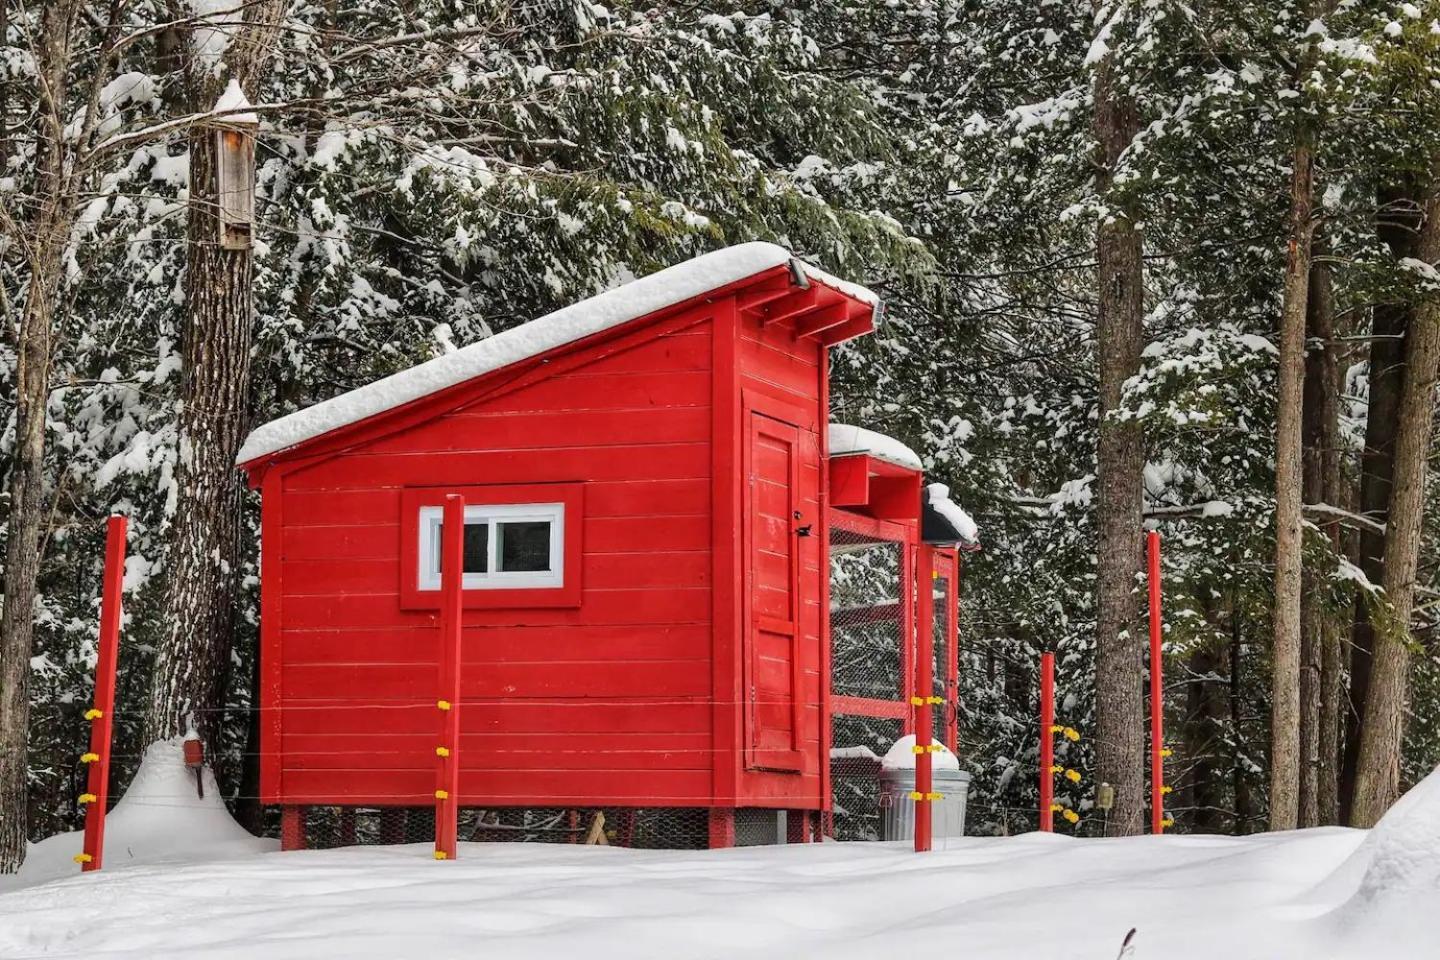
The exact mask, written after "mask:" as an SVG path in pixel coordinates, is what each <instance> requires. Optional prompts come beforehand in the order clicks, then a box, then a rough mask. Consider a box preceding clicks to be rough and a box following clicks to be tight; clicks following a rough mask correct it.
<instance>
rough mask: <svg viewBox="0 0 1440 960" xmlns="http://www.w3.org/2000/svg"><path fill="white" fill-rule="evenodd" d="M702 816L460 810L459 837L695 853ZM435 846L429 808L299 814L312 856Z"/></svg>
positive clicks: (701, 840) (705, 824)
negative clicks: (348, 849) (375, 848)
mask: <svg viewBox="0 0 1440 960" xmlns="http://www.w3.org/2000/svg"><path fill="white" fill-rule="evenodd" d="M769 812H770V813H772V814H773V811H769ZM749 813H750V811H736V821H737V835H738V833H739V828H738V824H739V822H740V821H741V819H742V817H741V814H749ZM709 817H710V815H709V811H708V810H707V809H705V808H696V807H644V808H635V807H462V808H461V809H460V814H459V830H458V836H459V838H460V840H462V841H466V842H475V843H596V842H604V843H606V844H608V845H611V846H621V847H631V848H634V849H641V850H700V849H704V848H705V847H707V846H709V841H710V819H709ZM601 837H603V841H601V839H600V838H601ZM434 839H435V809H434V808H433V807H333V806H313V807H308V808H306V810H305V845H306V846H307V847H309V848H312V849H322V850H323V849H330V848H334V847H346V846H357V845H370V844H402V843H430V842H432V841H433V840H434Z"/></svg>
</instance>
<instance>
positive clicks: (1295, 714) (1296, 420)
mask: <svg viewBox="0 0 1440 960" xmlns="http://www.w3.org/2000/svg"><path fill="white" fill-rule="evenodd" d="M1291 163H1292V171H1291V179H1290V222H1289V241H1288V243H1287V246H1286V251H1285V295H1284V302H1283V304H1282V306H1281V309H1280V372H1279V387H1278V398H1277V405H1276V412H1275V608H1274V613H1273V616H1272V619H1273V621H1274V639H1273V642H1272V645H1271V652H1270V660H1271V677H1270V829H1271V830H1291V829H1294V827H1295V825H1296V823H1297V822H1298V820H1299V803H1300V595H1301V590H1300V587H1301V576H1300V571H1301V554H1302V552H1303V549H1304V545H1305V543H1304V528H1303V526H1302V524H1301V515H1300V506H1301V502H1300V501H1301V496H1300V494H1301V480H1302V474H1301V419H1302V416H1301V411H1302V406H1301V405H1302V402H1303V396H1304V393H1303V391H1304V385H1305V315H1306V307H1307V304H1308V301H1309V293H1310V246H1311V239H1312V236H1313V232H1314V222H1313V208H1314V203H1315V180H1314V173H1315V146H1314V138H1313V135H1312V132H1311V130H1310V128H1309V127H1308V125H1307V124H1306V123H1304V122H1303V121H1302V122H1301V123H1300V124H1299V126H1298V128H1297V131H1296V135H1295V149H1294V153H1293V155H1292V159H1291Z"/></svg>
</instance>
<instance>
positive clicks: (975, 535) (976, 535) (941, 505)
mask: <svg viewBox="0 0 1440 960" xmlns="http://www.w3.org/2000/svg"><path fill="white" fill-rule="evenodd" d="M925 498H926V500H927V502H928V503H929V504H930V509H932V510H934V511H935V512H936V513H938V514H940V516H942V517H944V518H945V520H946V522H948V523H949V524H950V526H952V527H954V528H955V532H956V533H958V534H960V536H962V537H964V538H965V540H966V542H968V543H979V542H980V528H979V526H977V525H976V523H975V521H974V520H973V519H972V518H971V516H970V514H968V513H966V512H965V510H964V509H963V508H962V507H961V506H960V504H958V503H956V502H955V501H954V500H951V499H950V488H949V487H948V486H946V485H945V484H943V483H932V484H930V485H928V486H927V487H926V488H925Z"/></svg>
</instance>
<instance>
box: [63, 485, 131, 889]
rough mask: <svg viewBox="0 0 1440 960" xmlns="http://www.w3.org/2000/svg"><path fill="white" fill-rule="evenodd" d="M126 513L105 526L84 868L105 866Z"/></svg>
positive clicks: (80, 856)
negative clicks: (106, 809) (103, 863)
mask: <svg viewBox="0 0 1440 960" xmlns="http://www.w3.org/2000/svg"><path fill="white" fill-rule="evenodd" d="M128 527H129V521H127V520H126V519H125V518H124V517H122V516H121V515H120V514H118V513H117V514H111V516H110V520H109V522H108V523H107V524H106V526H105V574H104V580H103V581H102V585H101V594H100V642H99V650H98V656H97V657H96V659H95V701H94V703H93V704H92V706H91V707H90V709H89V710H87V711H85V719H87V720H89V721H90V750H89V752H87V753H86V754H85V756H83V757H81V758H80V759H81V760H83V761H84V762H85V763H86V764H87V765H88V766H89V773H88V776H87V779H86V785H85V793H84V794H82V795H81V797H80V802H81V803H84V804H85V845H84V846H83V847H82V848H81V850H82V852H81V853H79V854H77V855H76V857H75V860H76V862H78V863H79V864H80V870H81V871H82V872H85V873H88V872H90V871H91V870H99V869H100V865H101V862H102V861H103V859H104V855H105V807H106V804H107V801H108V800H109V797H110V734H111V730H112V729H113V726H114V720H115V661H116V658H117V657H118V655H119V652H120V601H121V591H122V590H123V588H124V586H125V532H126V530H127V529H128Z"/></svg>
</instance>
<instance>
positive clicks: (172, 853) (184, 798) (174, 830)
mask: <svg viewBox="0 0 1440 960" xmlns="http://www.w3.org/2000/svg"><path fill="white" fill-rule="evenodd" d="M182 743H183V740H182V738H180V737H176V738H174V739H173V740H162V741H160V742H158V743H152V744H151V745H150V747H149V749H147V750H146V751H145V756H144V758H143V759H141V761H140V769H138V770H137V771H136V772H135V779H134V780H133V781H132V782H131V784H130V787H129V789H127V790H126V791H125V795H124V796H123V797H121V798H120V800H119V802H117V803H116V804H115V807H114V809H112V810H111V811H110V815H109V816H108V817H106V818H105V861H104V863H105V870H107V871H108V870H114V869H119V868H122V867H124V866H126V865H131V864H137V863H157V862H165V861H186V860H189V861H209V860H216V859H224V858H227V857H234V856H243V855H246V854H253V853H259V852H262V851H265V850H276V849H278V848H279V844H278V843H277V842H276V841H274V840H262V839H260V838H258V837H254V836H252V835H251V834H250V832H249V831H247V830H246V829H245V828H244V827H242V826H240V825H239V824H238V823H236V822H235V820H234V819H233V818H232V817H231V816H230V812H229V811H228V810H226V809H225V804H224V802H223V801H222V800H221V799H220V788H219V786H218V785H217V784H216V783H215V776H214V775H213V774H212V773H211V772H210V769H209V768H208V767H206V768H205V769H204V773H203V776H204V778H205V797H204V799H201V798H199V797H197V796H196V795H195V774H194V773H193V772H192V771H190V770H187V769H186V767H185V760H184V755H183V752H182V751H183V747H182V746H181V744H182ZM83 841H84V834H83V832H81V831H76V832H74V833H61V834H57V835H56V836H53V837H48V838H46V839H44V840H41V841H40V842H39V843H33V844H31V845H30V849H29V851H28V852H27V854H26V856H25V865H24V867H22V868H21V870H20V873H19V874H18V875H16V876H10V877H7V876H0V891H5V890H11V889H15V888H16V887H28V886H33V885H34V884H37V883H43V882H45V881H47V880H54V879H56V878H59V877H68V876H73V875H77V874H79V872H80V867H79V866H78V865H77V864H76V863H75V861H74V856H75V855H76V854H77V853H79V852H80V849H81V846H82V843H83Z"/></svg>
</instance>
